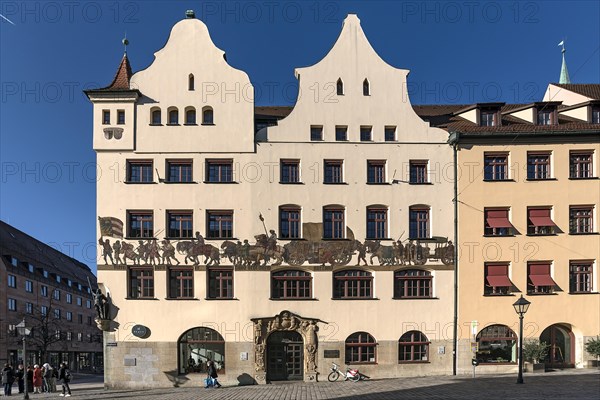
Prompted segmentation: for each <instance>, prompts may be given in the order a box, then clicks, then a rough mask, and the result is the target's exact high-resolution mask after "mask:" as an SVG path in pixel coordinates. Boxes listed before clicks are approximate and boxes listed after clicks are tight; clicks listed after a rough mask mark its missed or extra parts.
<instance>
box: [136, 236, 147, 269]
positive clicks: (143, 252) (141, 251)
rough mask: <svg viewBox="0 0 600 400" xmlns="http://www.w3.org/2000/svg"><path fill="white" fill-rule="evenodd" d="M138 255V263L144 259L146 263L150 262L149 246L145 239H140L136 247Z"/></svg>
mask: <svg viewBox="0 0 600 400" xmlns="http://www.w3.org/2000/svg"><path fill="white" fill-rule="evenodd" d="M136 252H137V255H138V264H139V263H140V262H141V261H144V264H145V263H147V262H148V248H147V247H146V244H145V243H144V241H143V240H138V247H137V249H136Z"/></svg>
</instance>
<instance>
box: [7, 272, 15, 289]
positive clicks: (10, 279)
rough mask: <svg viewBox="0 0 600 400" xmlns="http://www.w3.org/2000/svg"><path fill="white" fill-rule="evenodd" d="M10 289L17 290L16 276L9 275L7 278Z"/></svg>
mask: <svg viewBox="0 0 600 400" xmlns="http://www.w3.org/2000/svg"><path fill="white" fill-rule="evenodd" d="M6 280H7V283H8V287H11V288H16V287H17V277H16V276H15V275H12V274H9V275H8V277H7V279H6Z"/></svg>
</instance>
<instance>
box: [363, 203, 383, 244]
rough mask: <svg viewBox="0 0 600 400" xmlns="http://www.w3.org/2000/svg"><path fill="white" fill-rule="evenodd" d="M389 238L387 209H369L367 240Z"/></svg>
mask: <svg viewBox="0 0 600 400" xmlns="http://www.w3.org/2000/svg"><path fill="white" fill-rule="evenodd" d="M387 237H388V235H387V209H385V208H367V239H385V238H387Z"/></svg>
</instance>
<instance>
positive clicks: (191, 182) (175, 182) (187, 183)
mask: <svg viewBox="0 0 600 400" xmlns="http://www.w3.org/2000/svg"><path fill="white" fill-rule="evenodd" d="M161 183H166V184H168V185H173V184H177V183H178V184H184V185H190V184H198V182H196V181H190V182H179V181H166V180H165V181H162V182H161Z"/></svg>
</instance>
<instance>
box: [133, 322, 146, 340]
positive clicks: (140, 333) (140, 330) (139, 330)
mask: <svg viewBox="0 0 600 400" xmlns="http://www.w3.org/2000/svg"><path fill="white" fill-rule="evenodd" d="M131 333H132V334H133V336H136V337H139V338H142V339H145V338H147V337H148V328H147V327H145V326H144V325H134V326H133V328H131Z"/></svg>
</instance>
